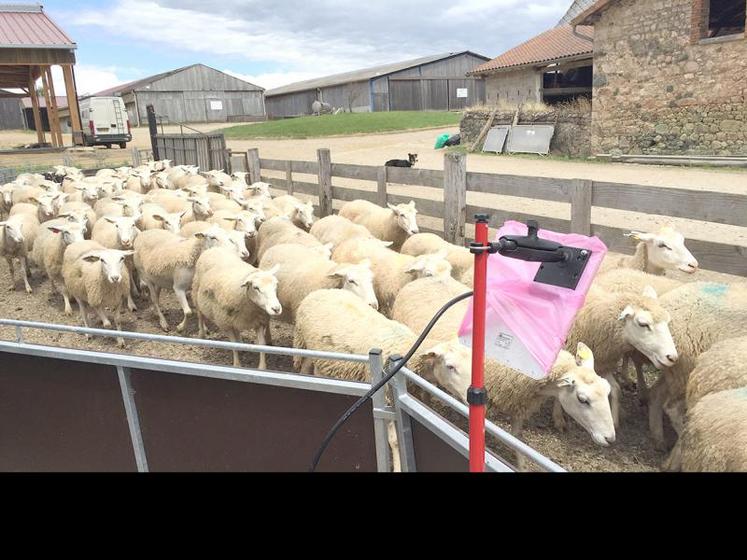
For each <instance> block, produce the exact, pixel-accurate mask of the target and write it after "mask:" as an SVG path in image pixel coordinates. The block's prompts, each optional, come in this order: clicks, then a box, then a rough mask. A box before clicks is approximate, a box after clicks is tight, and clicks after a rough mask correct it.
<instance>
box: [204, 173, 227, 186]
mask: <svg viewBox="0 0 747 560" xmlns="http://www.w3.org/2000/svg"><path fill="white" fill-rule="evenodd" d="M203 175H204V177H205V178H206V179H207V180H208V185H210V186H211V187H213V188H220V187H224V186H226V181H225V174H224V171H223V170H222V169H221V170H220V171H215V170H211V171H206V172H205V173H204V174H203Z"/></svg>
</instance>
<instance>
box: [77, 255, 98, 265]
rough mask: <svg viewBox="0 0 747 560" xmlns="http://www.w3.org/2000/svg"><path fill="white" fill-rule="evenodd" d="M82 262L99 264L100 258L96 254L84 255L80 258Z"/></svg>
mask: <svg viewBox="0 0 747 560" xmlns="http://www.w3.org/2000/svg"><path fill="white" fill-rule="evenodd" d="M80 258H81V259H82V260H84V261H86V262H89V263H95V262H99V261H100V260H101V257H100V256H99V255H98V254H96V253H86V254H85V255H83V256H81V257H80Z"/></svg>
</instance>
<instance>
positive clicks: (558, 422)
mask: <svg viewBox="0 0 747 560" xmlns="http://www.w3.org/2000/svg"><path fill="white" fill-rule="evenodd" d="M552 421H553V424H555V429H556V430H558V431H559V432H565V430H566V428H567V427H568V424H567V422H566V421H565V414H564V412H563V405H561V404H560V400H559V399H555V404H554V405H553V407H552Z"/></svg>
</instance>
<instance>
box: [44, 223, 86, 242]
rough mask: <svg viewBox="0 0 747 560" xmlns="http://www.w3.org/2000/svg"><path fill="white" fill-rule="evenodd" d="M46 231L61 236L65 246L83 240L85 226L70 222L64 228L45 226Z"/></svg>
mask: <svg viewBox="0 0 747 560" xmlns="http://www.w3.org/2000/svg"><path fill="white" fill-rule="evenodd" d="M47 229H48V230H49V231H52V232H54V233H57V234H59V235H61V236H62V242H63V243H64V244H65V245H72V244H73V243H78V242H79V241H84V240H85V234H86V226H85V225H82V224H79V223H77V222H70V223H68V224H65V225H64V226H47Z"/></svg>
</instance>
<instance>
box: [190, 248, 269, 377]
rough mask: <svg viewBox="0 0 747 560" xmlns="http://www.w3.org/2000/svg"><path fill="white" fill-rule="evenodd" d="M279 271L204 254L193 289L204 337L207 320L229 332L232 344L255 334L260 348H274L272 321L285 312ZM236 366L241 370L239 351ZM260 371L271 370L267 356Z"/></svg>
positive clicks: (227, 255) (226, 255) (210, 252)
mask: <svg viewBox="0 0 747 560" xmlns="http://www.w3.org/2000/svg"><path fill="white" fill-rule="evenodd" d="M276 271H277V269H276V268H273V269H270V270H258V269H256V268H254V267H253V266H251V265H250V264H247V263H245V262H244V261H242V260H241V259H239V258H238V257H236V256H235V255H233V254H232V253H230V252H226V251H223V250H220V249H210V250H208V251H206V252H205V253H203V255H202V257H201V258H200V260H199V261H198V263H197V272H196V274H195V277H194V280H195V282H194V284H193V286H192V297H193V298H194V302H195V307H196V308H197V319H198V323H199V328H200V336H201V337H203V338H204V337H205V336H206V329H205V321H206V320H207V321H210V322H211V323H213V324H214V325H216V326H217V327H218V329H220V330H221V331H223V332H225V333H226V334H227V335H228V338H229V339H230V340H231V342H241V333H242V332H243V331H250V330H254V331H256V333H257V344H259V345H260V346H267V345H271V344H272V340H271V336H270V318H271V317H277V316H278V315H280V314H281V313H282V311H283V308H282V306H281V305H280V302H279V301H278V298H277V286H278V280H277V278H276V277H275V276H274V273H275V272H276ZM233 365H234V367H240V366H241V362H240V361H239V353H238V351H236V350H234V351H233ZM259 369H267V359H266V356H265V353H264V352H261V353H260V355H259Z"/></svg>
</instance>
